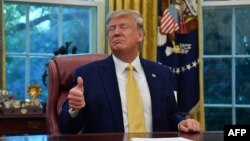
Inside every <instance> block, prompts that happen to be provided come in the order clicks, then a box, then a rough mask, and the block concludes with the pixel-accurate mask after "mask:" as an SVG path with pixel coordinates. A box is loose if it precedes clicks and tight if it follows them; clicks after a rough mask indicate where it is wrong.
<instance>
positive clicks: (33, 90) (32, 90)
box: [28, 84, 42, 99]
mask: <svg viewBox="0 0 250 141" xmlns="http://www.w3.org/2000/svg"><path fill="white" fill-rule="evenodd" d="M41 91H42V88H41V87H40V86H38V85H36V84H31V85H30V86H29V87H28V93H29V95H30V96H31V97H32V99H36V98H37V97H38V96H39V95H40V94H41Z"/></svg>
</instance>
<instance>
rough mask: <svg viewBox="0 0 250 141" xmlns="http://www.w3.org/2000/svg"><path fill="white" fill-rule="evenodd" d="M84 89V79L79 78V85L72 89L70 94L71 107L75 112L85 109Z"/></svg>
mask: <svg viewBox="0 0 250 141" xmlns="http://www.w3.org/2000/svg"><path fill="white" fill-rule="evenodd" d="M83 93H84V87H83V79H82V78H81V77H78V78H77V85H76V86H75V87H73V88H72V89H70V91H69V94H68V100H69V107H70V108H72V109H74V110H80V109H81V108H83V107H85V104H86V103H85V99H84V95H83Z"/></svg>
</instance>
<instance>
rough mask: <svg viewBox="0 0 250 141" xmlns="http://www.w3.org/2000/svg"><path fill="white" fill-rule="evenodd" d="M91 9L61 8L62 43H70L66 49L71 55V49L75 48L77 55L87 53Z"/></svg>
mask: <svg viewBox="0 0 250 141" xmlns="http://www.w3.org/2000/svg"><path fill="white" fill-rule="evenodd" d="M91 12H92V9H91V8H81V7H69V6H67V7H66V6H65V7H63V23H62V32H63V33H62V37H63V42H67V41H71V42H72V45H71V47H70V48H68V51H69V53H72V47H73V46H76V47H77V51H78V53H89V52H90V50H89V45H90V43H89V39H90V36H91V34H90V25H89V24H90V20H91V18H90V14H91Z"/></svg>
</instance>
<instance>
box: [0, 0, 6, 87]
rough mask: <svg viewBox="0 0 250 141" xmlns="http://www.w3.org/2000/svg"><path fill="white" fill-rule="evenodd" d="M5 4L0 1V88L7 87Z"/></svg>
mask: <svg viewBox="0 0 250 141" xmlns="http://www.w3.org/2000/svg"><path fill="white" fill-rule="evenodd" d="M3 4H4V2H3V1H1V2H0V19H1V20H0V27H1V30H0V56H1V58H0V59H1V60H0V74H1V76H0V90H1V89H2V90H4V89H5V48H4V15H3Z"/></svg>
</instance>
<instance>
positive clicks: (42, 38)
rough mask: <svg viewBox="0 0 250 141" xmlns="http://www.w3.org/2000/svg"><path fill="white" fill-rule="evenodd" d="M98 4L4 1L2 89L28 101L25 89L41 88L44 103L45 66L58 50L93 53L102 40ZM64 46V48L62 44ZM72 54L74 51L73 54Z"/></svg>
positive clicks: (76, 0) (57, 0)
mask: <svg viewBox="0 0 250 141" xmlns="http://www.w3.org/2000/svg"><path fill="white" fill-rule="evenodd" d="M101 6H102V5H101V3H100V2H93V1H81V0H71V1H67V0H53V1H50V0H40V1H38V0H18V1H17V0H6V1H5V3H4V16H5V47H6V89H7V90H8V91H9V94H10V95H13V96H15V98H17V99H27V98H30V97H29V96H28V93H27V88H28V86H29V85H31V84H36V85H38V86H40V87H41V88H42V92H41V95H40V96H39V99H40V100H41V101H43V102H46V101H47V86H45V85H44V82H45V84H46V83H47V82H46V81H43V80H42V76H43V74H44V72H45V71H46V63H47V62H48V61H49V60H50V59H51V58H52V57H54V52H55V51H56V50H57V49H58V48H59V47H62V46H64V47H66V46H67V45H68V54H72V51H73V50H74V49H73V48H77V53H78V54H80V53H97V52H98V50H99V49H98V48H97V47H100V46H101V45H100V44H101V43H102V41H101V36H102V34H100V27H101V25H103V24H102V22H103V21H102V20H100V19H102V18H101V17H102V16H101ZM66 44H67V45H66ZM73 53H74V52H73Z"/></svg>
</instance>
